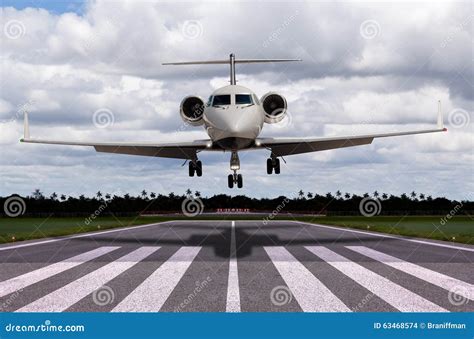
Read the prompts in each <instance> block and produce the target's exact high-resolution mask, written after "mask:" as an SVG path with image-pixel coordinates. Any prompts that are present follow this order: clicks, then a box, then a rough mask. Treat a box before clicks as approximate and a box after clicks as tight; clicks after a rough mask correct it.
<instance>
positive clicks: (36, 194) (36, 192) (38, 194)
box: [32, 188, 44, 200]
mask: <svg viewBox="0 0 474 339" xmlns="http://www.w3.org/2000/svg"><path fill="white" fill-rule="evenodd" d="M32 195H33V198H34V199H36V200H39V199H43V198H44V196H43V192H41V190H40V189H39V188H35V190H34V191H33V193H32Z"/></svg>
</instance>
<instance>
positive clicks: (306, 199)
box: [0, 189, 474, 216]
mask: <svg viewBox="0 0 474 339" xmlns="http://www.w3.org/2000/svg"><path fill="white" fill-rule="evenodd" d="M12 197H15V199H17V200H18V199H20V200H21V202H22V204H23V205H24V211H22V212H23V213H21V215H20V216H45V215H48V216H49V215H55V216H75V215H77V216H82V215H88V214H91V213H94V212H95V211H97V210H100V211H101V215H107V214H114V215H119V216H120V215H122V216H127V215H138V214H154V213H182V212H183V205H184V204H183V202H184V201H185V200H196V201H198V202H199V206H201V207H200V208H201V210H202V212H204V213H212V212H216V211H217V209H229V208H238V209H248V210H249V211H250V212H271V211H274V210H276V209H277V210H278V212H279V213H308V214H327V215H360V214H361V208H363V204H365V203H367V204H371V208H375V213H376V214H380V215H405V214H410V215H443V214H447V213H450V211H453V210H455V211H456V214H472V211H473V210H474V202H472V201H467V200H466V201H464V200H463V201H457V200H450V199H447V198H445V197H432V196H430V195H425V194H423V193H417V192H410V193H403V194H401V195H399V196H396V195H393V194H388V193H383V192H382V193H380V192H377V191H375V192H373V193H365V194H362V195H357V194H351V193H348V192H344V193H343V192H341V191H336V192H335V193H331V192H328V193H326V194H318V193H313V192H304V191H303V190H300V191H299V192H297V193H296V194H294V195H293V196H288V197H285V196H279V197H276V198H251V197H247V196H244V195H237V196H229V195H226V194H217V195H213V196H210V197H203V196H202V195H201V193H200V192H199V191H195V192H193V191H191V190H190V189H188V190H186V192H184V193H183V194H176V193H174V192H170V193H169V194H168V195H164V194H157V193H154V192H147V191H146V190H143V191H142V192H141V193H140V194H138V195H131V194H128V193H125V194H120V195H118V194H111V193H104V192H101V191H98V192H97V193H96V194H95V195H94V196H85V195H80V196H78V197H74V196H66V195H64V194H57V193H56V192H53V193H51V194H50V195H45V194H44V193H43V192H42V191H41V190H40V189H35V190H34V191H33V192H32V193H31V194H30V195H28V196H19V195H13V196H8V197H0V207H1V206H3V207H4V208H3V210H0V215H2V216H8V213H6V212H7V207H9V206H7V205H8V203H9V202H11V201H12ZM15 199H13V200H15ZM369 207H370V206H369Z"/></svg>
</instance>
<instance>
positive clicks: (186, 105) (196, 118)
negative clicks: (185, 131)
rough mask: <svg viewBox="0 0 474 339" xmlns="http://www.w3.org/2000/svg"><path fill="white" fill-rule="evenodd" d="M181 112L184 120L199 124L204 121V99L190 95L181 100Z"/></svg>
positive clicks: (194, 124) (195, 124)
mask: <svg viewBox="0 0 474 339" xmlns="http://www.w3.org/2000/svg"><path fill="white" fill-rule="evenodd" d="M179 111H180V114H181V118H182V119H183V121H184V122H186V123H188V124H190V125H192V126H199V125H202V124H203V123H204V121H203V119H202V115H203V113H204V101H203V100H202V99H201V98H200V97H196V96H188V97H186V98H184V99H183V101H181V105H180V109H179Z"/></svg>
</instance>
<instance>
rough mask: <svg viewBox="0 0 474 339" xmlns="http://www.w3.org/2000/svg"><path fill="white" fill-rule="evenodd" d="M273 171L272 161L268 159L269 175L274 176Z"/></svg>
mask: <svg viewBox="0 0 474 339" xmlns="http://www.w3.org/2000/svg"><path fill="white" fill-rule="evenodd" d="M272 170H273V164H272V159H270V158H268V159H267V174H272Z"/></svg>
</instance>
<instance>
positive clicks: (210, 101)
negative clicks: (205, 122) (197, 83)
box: [206, 95, 213, 107]
mask: <svg viewBox="0 0 474 339" xmlns="http://www.w3.org/2000/svg"><path fill="white" fill-rule="evenodd" d="M212 98H213V97H212V95H211V96H210V97H209V100H207V103H206V106H207V107H209V106H211V104H212Z"/></svg>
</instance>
